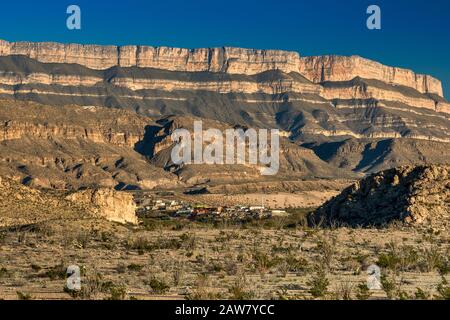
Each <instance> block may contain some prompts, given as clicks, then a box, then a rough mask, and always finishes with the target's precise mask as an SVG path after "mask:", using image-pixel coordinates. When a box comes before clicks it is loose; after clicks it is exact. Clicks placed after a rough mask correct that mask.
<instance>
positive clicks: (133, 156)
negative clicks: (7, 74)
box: [0, 100, 178, 190]
mask: <svg viewBox="0 0 450 320" xmlns="http://www.w3.org/2000/svg"><path fill="white" fill-rule="evenodd" d="M152 124H154V122H153V121H152V119H151V118H148V117H143V116H139V115H137V114H136V113H133V112H129V111H126V110H111V109H108V108H101V107H78V106H64V107H63V106H61V107H52V106H44V105H39V104H34V103H30V102H21V103H17V102H16V101H12V100H9V101H1V100H0V142H1V143H0V175H3V176H8V177H11V178H14V179H17V180H19V181H22V182H23V183H25V184H27V185H30V186H34V187H41V188H55V189H72V190H73V189H79V188H86V187H100V186H101V187H112V188H117V189H120V190H122V189H153V188H156V187H161V188H164V187H167V188H170V187H174V186H176V185H177V184H178V181H177V178H176V176H174V175H172V174H170V173H167V172H164V171H163V170H162V169H159V168H156V167H154V166H153V165H151V164H150V163H148V161H147V159H146V157H145V155H146V154H151V152H152V150H151V145H147V144H145V143H143V140H144V137H145V134H146V127H147V126H150V125H152ZM137 146H139V150H136V149H137ZM144 154H145V155H144Z"/></svg>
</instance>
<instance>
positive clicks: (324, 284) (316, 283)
mask: <svg viewBox="0 0 450 320" xmlns="http://www.w3.org/2000/svg"><path fill="white" fill-rule="evenodd" d="M306 284H307V285H308V286H309V287H310V289H309V290H308V292H309V293H310V294H311V295H312V296H313V297H314V298H319V297H323V296H325V294H326V293H327V292H328V286H329V284H330V282H329V280H328V278H327V275H326V271H325V269H324V268H321V267H319V268H318V269H317V270H316V273H315V274H314V276H313V277H312V278H311V279H310V280H309V281H308V282H307V283H306Z"/></svg>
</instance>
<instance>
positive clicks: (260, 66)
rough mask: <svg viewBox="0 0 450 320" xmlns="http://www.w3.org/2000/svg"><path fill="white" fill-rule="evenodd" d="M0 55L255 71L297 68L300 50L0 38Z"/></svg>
mask: <svg viewBox="0 0 450 320" xmlns="http://www.w3.org/2000/svg"><path fill="white" fill-rule="evenodd" d="M0 55H25V56H27V57H30V58H32V59H36V60H38V61H41V62H53V63H76V64H80V65H83V66H86V67H88V68H91V69H98V70H101V69H107V68H110V67H113V66H120V67H141V68H156V69H163V70H173V71H189V72H198V71H210V72H228V73H236V74H256V73H260V72H263V71H267V70H275V69H279V70H282V71H284V72H287V73H289V72H291V71H297V70H298V62H299V54H298V53H296V52H288V51H281V50H253V49H243V48H230V47H222V48H211V49H208V48H201V49H181V48H169V47H150V46H122V47H117V46H98V45H80V44H62V43H54V42H43V43H32V42H15V43H10V42H7V41H3V40H0Z"/></svg>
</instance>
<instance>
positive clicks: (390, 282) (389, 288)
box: [380, 274, 398, 300]
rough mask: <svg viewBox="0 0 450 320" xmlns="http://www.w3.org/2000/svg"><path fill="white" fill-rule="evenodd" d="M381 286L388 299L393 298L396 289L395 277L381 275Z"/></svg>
mask: <svg viewBox="0 0 450 320" xmlns="http://www.w3.org/2000/svg"><path fill="white" fill-rule="evenodd" d="M380 282H381V288H382V289H383V291H384V292H385V293H386V296H387V298H388V299H391V300H392V299H394V298H395V295H396V291H397V289H398V287H397V283H396V281H395V279H393V278H392V279H391V278H389V277H388V276H387V275H385V274H383V275H381V279H380Z"/></svg>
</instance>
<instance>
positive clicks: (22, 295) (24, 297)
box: [16, 291, 33, 300]
mask: <svg viewBox="0 0 450 320" xmlns="http://www.w3.org/2000/svg"><path fill="white" fill-rule="evenodd" d="M16 294H17V299H18V300H32V299H33V296H32V295H31V294H29V293H25V292H21V291H16Z"/></svg>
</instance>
